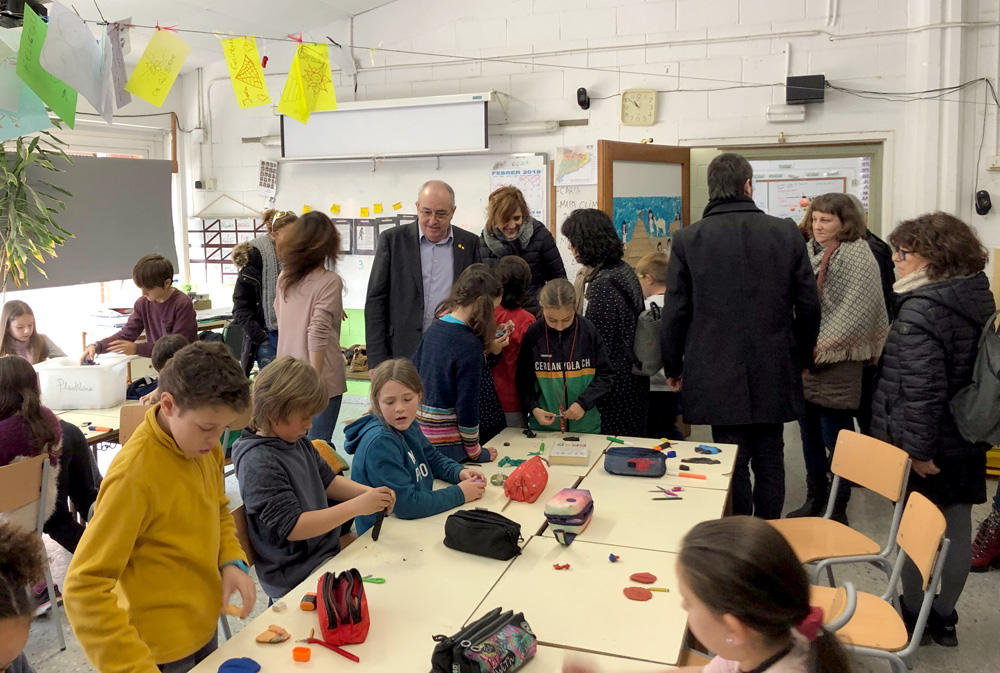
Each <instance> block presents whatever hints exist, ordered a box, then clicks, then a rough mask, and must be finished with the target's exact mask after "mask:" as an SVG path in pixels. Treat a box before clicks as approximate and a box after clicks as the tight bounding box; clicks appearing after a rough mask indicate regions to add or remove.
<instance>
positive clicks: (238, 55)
mask: <svg viewBox="0 0 1000 673" xmlns="http://www.w3.org/2000/svg"><path fill="white" fill-rule="evenodd" d="M222 52H223V53H224V54H225V55H226V65H227V66H228V67H229V78H230V79H231V80H232V81H233V92H234V93H235V94H236V102H237V104H239V106H240V109H241V110H245V109H247V108H252V107H258V106H260V105H269V104H270V103H271V96H270V95H269V94H268V93H267V83H266V82H265V81H264V69H263V68H262V67H261V65H260V54H259V53H258V52H257V40H256V39H254V37H253V36H250V37H234V38H233V39H231V40H222Z"/></svg>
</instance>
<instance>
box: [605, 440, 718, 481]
mask: <svg viewBox="0 0 1000 673" xmlns="http://www.w3.org/2000/svg"><path fill="white" fill-rule="evenodd" d="M620 439H621V440H622V441H623V442H625V444H631V445H633V446H642V447H653V446H655V445H657V444H659V441H658V440H655V439H646V438H644V437H621V438H620ZM702 443H704V442H675V441H671V442H670V448H669V449H664V451H676V452H677V457H676V458H670V459H668V460H667V469H668V470H673V471H675V472H676V471H678V470H679V468H680V466H681V465H686V466H687V467H689V468H690V470H689V471H690V472H694V473H696V474H703V475H705V476H706V477H707V479H704V480H702V479H688V478H686V477H668V476H664V477H662V478H661V479H660V480H659V481H658V483H661V484H663V485H664V486H684V487H685V488H688V487H690V488H714V489H719V490H722V491H728V490H729V483H730V481H731V480H732V474H733V465H734V464H735V463H736V448H737V447H736V445H735V444H715V443H709V444H706V446H714V447H716V448H717V449H719V453H716V454H712V455H702V454H700V453H697V452H696V451H695V447H696V446H698V445H699V444H702ZM616 445H617V446H621V444H614V443H612V444H611V445H610V446H611V447H614V446H616ZM686 458H713V459H715V460H718V461H720V462H719V464H718V465H699V464H698V463H682V462H681V461H682V460H684V459H686ZM597 469H599V470H601V471H603V467H598V468H597ZM596 471H597V470H595V472H596Z"/></svg>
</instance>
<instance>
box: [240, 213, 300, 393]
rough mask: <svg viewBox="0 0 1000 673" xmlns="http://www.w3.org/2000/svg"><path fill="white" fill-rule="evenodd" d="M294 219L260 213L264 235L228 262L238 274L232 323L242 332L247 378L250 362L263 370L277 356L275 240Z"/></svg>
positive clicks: (278, 265)
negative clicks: (255, 363)
mask: <svg viewBox="0 0 1000 673" xmlns="http://www.w3.org/2000/svg"><path fill="white" fill-rule="evenodd" d="M296 219H298V216H297V215H296V214H295V213H293V212H291V211H281V210H273V209H271V210H267V211H265V212H264V228H265V229H266V232H265V233H264V234H261V235H260V236H258V237H257V238H254V239H252V240H250V241H245V242H243V243H240V244H238V245H237V246H236V247H234V248H233V251H232V253H231V254H232V260H233V264H234V265H235V266H236V268H237V269H239V270H240V273H239V275H238V276H237V277H236V286H235V287H234V288H233V322H235V323H236V324H237V325H239V326H240V327H242V328H243V348H242V350H241V353H240V363H241V364H242V365H243V371H244V373H245V374H247V375H249V374H250V370H252V369H253V363H254V360H256V361H257V366H258V368H260V369H263V368H264V366H265V365H267V364H268V363H270V362H271V360H273V359H274V358H275V357H276V355H277V350H276V349H277V348H278V319H277V317H276V316H275V313H274V296H275V288H276V285H277V282H278V274H279V273H280V272H281V262H280V261H279V260H278V254H277V250H276V249H275V240H276V238H277V236H279V232H280V231H281V229H282V228H284V227H285V226H287V225H289V224H291V223H292V222H294V221H295V220H296Z"/></svg>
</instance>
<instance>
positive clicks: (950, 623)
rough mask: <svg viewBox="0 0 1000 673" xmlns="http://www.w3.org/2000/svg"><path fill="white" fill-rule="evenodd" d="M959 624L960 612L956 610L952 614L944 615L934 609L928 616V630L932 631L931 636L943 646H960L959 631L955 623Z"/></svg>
mask: <svg viewBox="0 0 1000 673" xmlns="http://www.w3.org/2000/svg"><path fill="white" fill-rule="evenodd" d="M956 624H958V613H957V612H955V611H954V610H952V611H951V614H950V615H948V616H946V617H942V616H941V615H939V614H938V613H937V612H935V611H934V610H933V609H932V610H931V614H930V616H929V617H927V630H929V631H930V632H931V638H933V639H934V642H935V643H937V644H938V645H940V646H941V647H958V633H957V632H956V631H955V625H956Z"/></svg>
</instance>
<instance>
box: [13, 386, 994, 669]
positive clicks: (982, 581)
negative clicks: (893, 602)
mask: <svg viewBox="0 0 1000 673" xmlns="http://www.w3.org/2000/svg"><path fill="white" fill-rule="evenodd" d="M366 408H367V407H366V405H361V404H348V403H345V404H344V406H343V408H342V410H341V412H340V413H341V416H340V417H341V420H347V419H352V418H356V417H358V416H360V415H361V414H363V413H364V412H365V410H366ZM692 439H695V440H698V441H710V440H711V433H710V431H709V428H707V427H695V428H694V431H693V435H692ZM334 443H335V444H336V445H337V447H343V426H342V425H341V427H340V429H338V433H337V434H336V435H335V436H334ZM785 447H786V451H785V465H786V469H787V497H786V500H785V510H786V511H789V510H792V509H795V508H796V507H798V506H799V505H801V504H802V501H803V500H804V499H805V467H804V465H803V462H802V457H801V456H802V454H801V447H802V442H801V439H800V438H799V429H798V424H796V423H789V424H787V425H786V426H785ZM113 453H114V452H113V451H107V452H102V453H101V455H100V459H99V464H100V467H101V470H102V472H103V471H106V470H107V466H108V465H109V464H110V462H111V459H112V458H113ZM995 488H996V479H995V478H991V479H990V480H989V482H988V485H987V490H988V493H989V494H990V496H991V497H992V494H993V492H994V489H995ZM226 490H227V492H228V494H229V496H230V498H231V499H232V500H233V505H234V506H235V505H237V504H239V502H240V497H239V489H238V487H237V483H236V478H235V477H229V478H228V479H227V480H226ZM598 506H599V503H598ZM891 509H892V508H891V506H890V504H889V503H888V501H885V500H882V499H881V498H880V497H879V496H876V495H873V494H871V493H867V492H861V493H857V492H856V493H855V495H854V497H853V498H852V500H851V504H850V508H849V510H848V515H849V517H850V520H851V522H852V524H853V525H854V526H856V527H857V528H858V529H859V530H861V531H862V532H864V533H865V534H867V535H870V536H872V537H873V538H874V539H876V540H883V539H885V536H886V534H887V530H888V526H889V517H890V515H891ZM988 512H989V505H988V504H984V505H980V506H978V507H975V508H974V509H973V523H974V525H975V526H978V523H979V521H981V520H982V519H983V518H984V517H985V516H986V515H987V514H988ZM46 545H47V547H48V550H49V554H50V556H51V558H52V562H53V573H54V575H55V581H56V583H57V584H61V583H62V578H63V576H64V575H65V574H66V567H67V565H68V564H69V559H70V556H69V554H67V553H66V552H65V551H64V550H63V549H62V548H61V547H59V546H58V545H56V544H55V543H54V542H52V541H51V540H49V539H47V538H46ZM837 579H838V581H843V580H849V581H852V582H854V584H855V585H856V586H857V587H858V589H859V590H864V591H870V592H873V593H876V594H880V593H882V591H883V590H884V586H885V576H884V575H883V574H882V573H881V572H879V571H877V570H875V569H874V568H871V567H867V566H860V565H858V566H841V567H840V568H839V569H838V570H837ZM266 607H267V597H266V596H265V595H264V593H263V591H261V590H260V587H259V585H258V590H257V604H256V606H255V607H254V611H253V613H252V615H251V616H252V617H256V616H257V615H258V614H260V613H261V612H263V611H264V609H266ZM958 613H959V615H960V621H959V625H958V636H959V640H960V642H961V645H960V646H959V647H957V648H943V647H938V646H937V645H929V646H926V647H923V648H920V650H918V651H917V654H916V655H914V657H913V658H912V663H913V671H915V672H916V673H945V672H949V673H950V672H952V671H962V672H963V673H980V672H982V673H986V672H987V671H990V672H992V671H996V670H998V669H1000V664H998V662H1000V652H998V648H997V642H996V640H995V638H996V636H997V634H998V633H1000V571H993V572H989V573H984V574H975V573H974V574H972V575H970V576H969V581H968V583H967V584H966V587H965V591H964V592H963V593H962V598H961V600H960V601H959V603H958ZM230 623H231V625H232V628H233V630H234V631H238V630H239V629H240V626H241V622H240V621H239V620H230ZM54 628H55V627H54V626H53V624H52V618H51V616H44V617H41V618H39V619H36V620H35V621H34V622H33V623H32V626H31V636H30V638H29V640H28V645H27V648H26V649H25V652H26V653H27V656H28V660H29V661H30V662H31V663H32V665H33V666H34V667H35V670H36V671H37V673H70V672H92V671H94V669H93V668H92V667H91V666H90V664H89V663H88V662H87V659H86V657H85V656H84V654H83V651H82V650H81V649H80V645H79V643H78V642H77V640H76V638H74V637H73V633H72V631H71V630H70V629H69V627H68V626H66V625H65V624H64V632H65V635H66V644H67V648H66V651H65V652H60V651H59V646H58V643H57V642H56V638H55V631H54ZM432 649H433V643H431V642H428V643H427V652H425V653H424V654H425V655H426V656H424V657H418V658H416V659H415V661H418V662H424V664H426V662H427V661H429V660H430V653H431V650H432ZM991 662H992V663H991ZM424 664H415V669H414V670H418V669H419V670H426V665H424ZM856 664H857V665H856V668H855V670H856V671H857V673H884V672H887V671H889V670H890V668H889V664H888V662H884V661H881V660H876V659H872V658H859V659H857V661H856ZM421 667H422V668H421ZM529 670H530V667H529ZM552 673H558V672H552ZM604 673H613V672H611V671H606V672H604Z"/></svg>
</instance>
